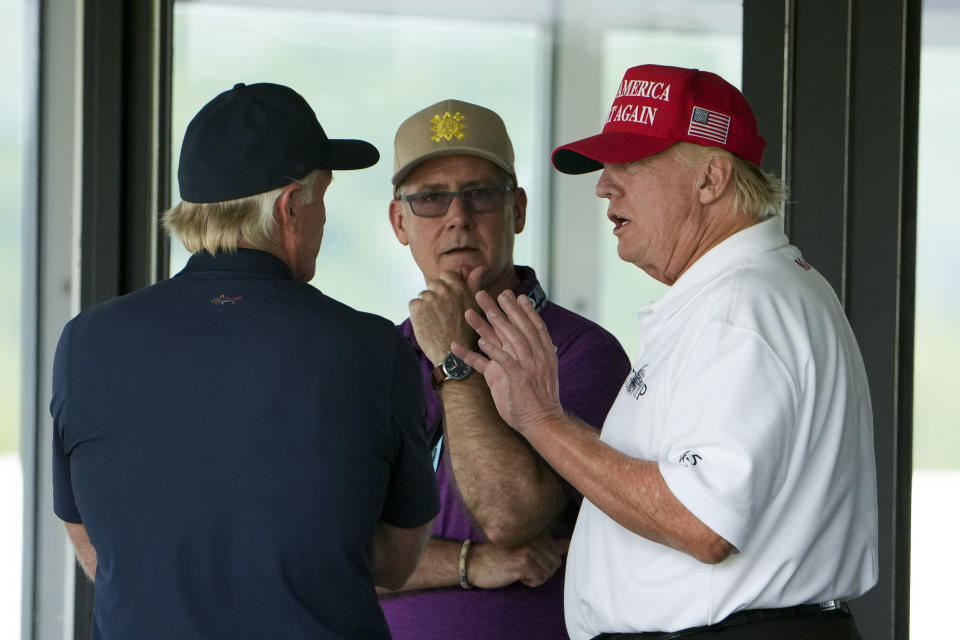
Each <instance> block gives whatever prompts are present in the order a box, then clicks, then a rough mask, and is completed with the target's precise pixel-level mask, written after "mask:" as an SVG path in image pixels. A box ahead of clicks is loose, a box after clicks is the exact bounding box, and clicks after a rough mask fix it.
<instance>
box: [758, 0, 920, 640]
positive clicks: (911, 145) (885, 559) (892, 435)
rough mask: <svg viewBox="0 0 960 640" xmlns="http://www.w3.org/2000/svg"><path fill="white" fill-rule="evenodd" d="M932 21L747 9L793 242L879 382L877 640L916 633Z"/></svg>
mask: <svg viewBox="0 0 960 640" xmlns="http://www.w3.org/2000/svg"><path fill="white" fill-rule="evenodd" d="M920 9H921V3H920V0H874V1H872V2H870V3H865V2H857V1H856V0H845V1H842V2H837V1H836V0H783V2H769V1H765V0H745V2H744V22H743V24H744V60H743V66H744V69H743V85H744V92H745V93H746V95H747V97H748V98H749V99H750V101H751V103H752V104H754V105H755V107H756V110H757V115H758V118H759V119H760V126H761V133H762V134H763V135H764V137H765V138H767V140H768V142H769V143H770V146H769V147H768V151H767V155H766V158H765V165H766V168H767V169H768V170H771V171H775V172H777V173H779V174H780V175H783V176H784V177H785V178H786V180H787V183H788V185H789V186H790V188H791V197H790V200H789V202H788V204H787V207H786V212H785V222H786V229H787V233H788V235H789V236H790V239H791V241H792V242H793V243H794V244H796V245H797V246H799V247H800V248H801V250H803V252H804V256H805V257H806V258H807V260H809V261H810V262H811V263H812V264H813V265H814V266H816V267H817V269H818V270H819V271H820V272H821V273H823V275H824V276H825V277H826V278H827V279H828V280H829V281H830V282H831V284H833V286H834V288H835V290H836V291H837V295H838V296H839V297H840V299H841V301H842V302H843V304H844V308H845V309H846V312H847V315H848V317H849V318H850V323H851V325H852V326H853V329H854V332H855V334H856V335H857V339H858V341H859V343H860V348H861V351H862V353H863V357H864V362H865V364H866V367H867V374H868V376H869V378H870V385H871V396H872V401H873V410H874V444H875V449H876V458H877V481H878V504H879V524H880V547H879V555H880V558H879V562H880V580H879V584H878V585H877V586H876V587H875V588H874V589H873V590H872V591H871V592H869V593H868V594H867V595H866V596H864V597H863V598H859V599H858V600H856V601H855V602H854V604H853V608H854V612H855V614H856V616H857V620H858V624H859V625H860V628H861V630H862V632H863V635H864V638H870V639H873V638H877V639H880V638H897V639H900V638H906V637H908V633H909V560H910V540H909V538H910V484H911V473H912V468H911V457H912V447H911V445H912V410H913V405H912V385H913V311H914V300H913V297H914V294H913V291H914V280H915V259H914V257H915V256H914V254H915V227H916V170H917V148H916V147H917V136H916V134H917V123H918V114H919V111H918V108H919V107H918V91H917V89H918V86H917V85H918V82H919V69H920V67H919V55H920V53H919V52H920V37H919V35H920ZM778 145H782V146H778Z"/></svg>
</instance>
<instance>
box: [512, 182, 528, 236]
mask: <svg viewBox="0 0 960 640" xmlns="http://www.w3.org/2000/svg"><path fill="white" fill-rule="evenodd" d="M526 224H527V192H526V191H524V190H523V187H517V188H516V189H514V190H513V233H514V234H517V233H520V232H521V231H523V227H524V226H525V225H526Z"/></svg>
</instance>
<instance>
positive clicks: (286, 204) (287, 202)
mask: <svg viewBox="0 0 960 640" xmlns="http://www.w3.org/2000/svg"><path fill="white" fill-rule="evenodd" d="M300 189H302V187H301V186H300V185H299V184H297V183H296V182H291V183H290V184H288V185H287V186H286V187H284V189H283V191H281V192H280V195H279V196H277V199H276V201H274V203H273V219H274V221H275V222H276V223H277V225H278V226H280V227H281V228H283V227H286V226H292V225H296V224H297V223H298V222H299V215H298V214H299V209H297V210H296V211H294V208H295V207H296V206H297V205H296V203H295V202H294V194H295V193H297V192H298V191H299V190H300Z"/></svg>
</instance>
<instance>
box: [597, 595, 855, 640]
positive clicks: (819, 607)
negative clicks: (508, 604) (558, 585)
mask: <svg viewBox="0 0 960 640" xmlns="http://www.w3.org/2000/svg"><path fill="white" fill-rule="evenodd" d="M836 613H842V614H846V615H850V608H849V607H848V606H847V603H846V602H843V601H841V600H827V601H826V602H820V603H818V604H801V605H797V606H795V607H784V608H781V609H747V610H745V611H737V612H736V613H731V614H730V615H729V616H727V617H726V618H724V619H723V620H721V621H720V622H717V623H715V624H708V625H703V626H700V627H690V628H689V629H680V630H679V631H643V632H639V633H601V634H600V635H598V636H594V638H593V640H605V639H607V638H609V639H610V640H674V638H685V637H687V636H692V635H694V634H697V633H703V632H704V631H710V630H712V629H723V628H726V627H735V626H738V625H742V624H754V623H757V622H768V621H770V620H787V619H789V618H821V617H822V618H824V619H825V618H827V617H832V615H835V614H836Z"/></svg>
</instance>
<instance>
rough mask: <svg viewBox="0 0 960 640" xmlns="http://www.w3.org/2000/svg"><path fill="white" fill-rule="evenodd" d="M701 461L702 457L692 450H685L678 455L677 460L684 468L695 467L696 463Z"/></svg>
mask: <svg viewBox="0 0 960 640" xmlns="http://www.w3.org/2000/svg"><path fill="white" fill-rule="evenodd" d="M701 460H703V456H701V455H700V454H699V453H697V452H696V451H694V450H693V449H687V450H686V451H684V452H683V453H681V454H680V459H679V460H677V462H679V463H680V464H682V465H683V466H685V467H695V466H697V463H698V462H700V461H701Z"/></svg>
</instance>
